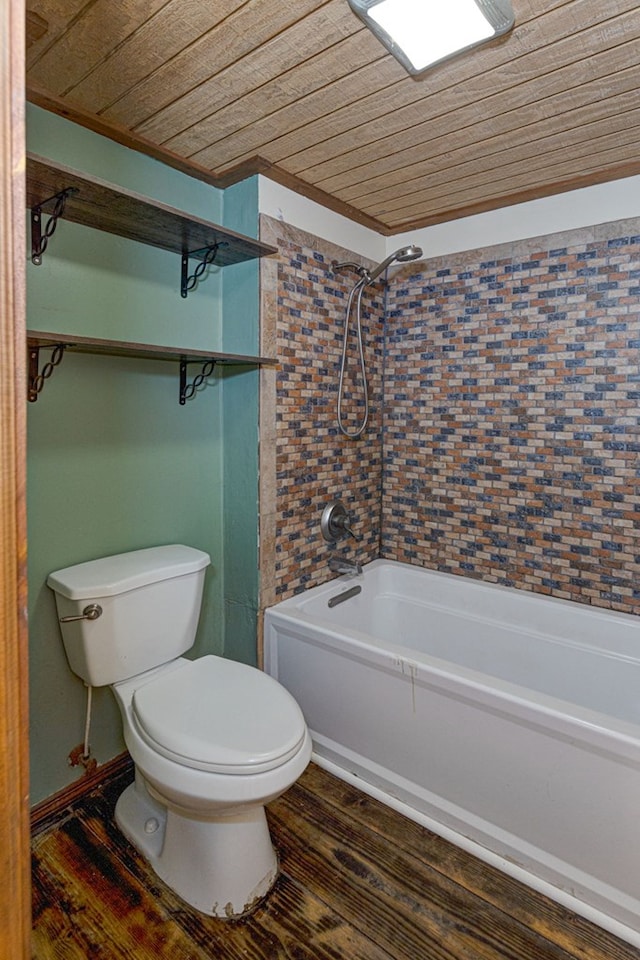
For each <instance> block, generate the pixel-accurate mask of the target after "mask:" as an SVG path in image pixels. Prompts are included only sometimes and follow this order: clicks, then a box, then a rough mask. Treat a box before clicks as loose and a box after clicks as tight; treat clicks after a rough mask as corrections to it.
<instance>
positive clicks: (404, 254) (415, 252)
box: [366, 244, 422, 284]
mask: <svg viewBox="0 0 640 960" xmlns="http://www.w3.org/2000/svg"><path fill="white" fill-rule="evenodd" d="M421 256H422V247H416V246H414V244H410V245H409V246H408V247H400V249H399V250H396V251H395V253H392V254H391V255H390V256H389V257H387V259H386V260H383V261H382V263H379V264H378V265H377V266H376V267H374V268H373V270H367V274H366V277H367V283H368V284H369V283H373V281H374V280H377V278H378V277H379V276H380V274H381V273H384V271H385V270H386V269H387V267H388V266H389V265H390V264H392V263H394V262H395V261H396V260H397V261H398V263H408V262H409V261H410V260H417V259H418V257H421Z"/></svg>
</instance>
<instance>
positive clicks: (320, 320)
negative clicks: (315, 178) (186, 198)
mask: <svg viewBox="0 0 640 960" xmlns="http://www.w3.org/2000/svg"><path fill="white" fill-rule="evenodd" d="M293 232H294V231H292V229H291V228H288V229H287V230H286V231H283V235H282V236H279V237H278V238H277V243H278V247H279V255H278V271H277V308H276V309H277V343H276V349H277V355H278V358H279V360H280V367H279V369H278V372H277V388H276V419H277V424H276V448H277V449H276V535H275V568H276V569H275V574H276V576H275V583H276V586H275V595H276V599H278V600H281V599H284V598H285V597H287V596H290V595H292V594H295V593H299V592H300V591H301V590H303V589H305V588H306V587H309V586H313V585H315V584H317V583H321V582H323V581H325V580H327V579H329V578H330V577H331V576H333V574H331V573H330V572H329V567H328V562H329V558H330V557H331V556H333V555H340V556H345V557H349V558H351V559H356V558H357V559H358V560H359V561H360V562H362V563H366V562H367V561H368V560H371V559H374V558H375V557H376V556H377V555H378V550H379V541H380V531H379V520H380V489H381V469H382V464H381V396H382V346H383V340H382V334H383V324H382V313H383V310H382V307H383V305H382V302H381V300H380V299H379V296H380V288H376V289H374V290H373V295H372V294H371V293H370V292H367V294H366V296H365V298H364V300H363V310H362V321H363V335H364V341H365V345H366V346H365V356H366V360H367V364H368V367H369V374H368V384H369V400H370V418H369V426H368V428H367V430H366V433H365V434H364V435H363V437H362V438H361V439H358V440H350V439H347V438H345V437H343V436H342V435H341V434H340V433H339V432H338V428H337V423H336V404H337V392H338V373H339V364H340V357H341V352H342V335H343V330H344V320H345V310H346V305H347V297H348V292H349V289H350V287H351V286H352V285H353V282H354V279H357V277H356V275H355V274H354V273H351V272H345V273H340V274H338V273H336V274H335V275H334V274H333V273H332V269H331V261H332V259H333V255H332V253H331V250H330V248H329V245H328V244H325V243H323V242H322V241H320V240H318V241H317V243H315V244H313V245H309V244H303V243H300V242H294V241H293V240H292V238H291V235H292V233H293ZM349 343H350V350H349V364H348V370H349V374H348V376H347V378H346V381H345V385H346V402H345V405H344V416H345V419H346V423H347V426H348V429H350V430H352V429H353V428H354V425H355V423H356V418H357V419H359V417H360V414H361V411H362V399H361V397H362V390H361V382H360V377H359V372H358V367H357V364H356V359H357V357H356V352H355V338H354V337H353V333H352V335H351V337H350V340H349ZM332 500H342V501H343V502H344V503H345V505H346V507H347V509H348V510H349V511H350V512H351V515H352V519H353V523H354V529H355V531H356V532H357V533H358V534H360V535H362V538H363V539H362V541H361V542H359V543H357V544H356V543H355V542H354V541H353V540H351V539H349V540H347V541H344V542H342V543H340V545H339V546H338V547H337V548H334V549H332V548H331V547H330V546H329V544H328V543H327V542H326V541H325V540H324V539H323V538H322V535H321V532H320V519H321V515H322V511H323V509H324V507H325V506H326V504H327V503H329V502H330V501H332Z"/></svg>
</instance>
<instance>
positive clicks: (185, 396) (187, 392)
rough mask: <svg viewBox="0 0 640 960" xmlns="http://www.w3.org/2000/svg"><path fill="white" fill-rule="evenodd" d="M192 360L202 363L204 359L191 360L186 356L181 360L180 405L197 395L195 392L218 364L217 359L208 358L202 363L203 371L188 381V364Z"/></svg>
mask: <svg viewBox="0 0 640 960" xmlns="http://www.w3.org/2000/svg"><path fill="white" fill-rule="evenodd" d="M190 362H191V363H196V362H197V363H202V361H200V360H198V361H193V360H192V361H189V360H186V359H185V358H184V357H183V358H182V359H181V360H180V396H179V400H180V406H184V405H185V403H186V402H187V400H191V398H192V397H193V396H194V395H195V392H196V390H197V389H198V387H200V386H202V384H203V383H204V381H205V380H207V379H208V378H209V377H210V376H211V374H212V373H213V371H214V370H215V366H216V361H215V360H207V361H206V363H202V370H201V372H200V373H199V374H197V375H196V376H195V377H194V378H193V380H192V381H191V383H187V364H188V363H190Z"/></svg>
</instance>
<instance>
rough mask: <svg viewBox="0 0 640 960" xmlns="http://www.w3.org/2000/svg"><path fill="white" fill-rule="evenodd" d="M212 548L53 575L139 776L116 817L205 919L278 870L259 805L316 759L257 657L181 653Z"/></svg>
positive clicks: (294, 709)
mask: <svg viewBox="0 0 640 960" xmlns="http://www.w3.org/2000/svg"><path fill="white" fill-rule="evenodd" d="M209 562H210V561H209V557H208V555H207V554H206V553H202V552H201V551H200V550H194V549H193V548H191V547H185V546H177V545H174V546H165V547H153V548H151V549H148V550H136V551H134V552H132V553H124V554H119V555H117V556H113V557H105V558H103V559H100V560H92V561H90V562H88V563H80V564H78V565H76V566H73V567H67V568H66V569H64V570H57V571H56V572H55V573H52V574H51V575H50V576H49V578H48V580H47V583H48V585H49V586H50V587H51V588H52V589H53V590H54V591H55V594H56V604H57V608H58V616H59V618H60V622H61V628H62V637H63V640H64V646H65V650H66V653H67V657H68V660H69V664H70V666H71V669H72V670H73V672H74V673H76V674H78V676H79V677H82V679H83V680H84V681H85V682H86V683H87V684H89V685H90V686H104V685H107V684H111V686H112V690H113V692H114V694H115V696H116V700H117V702H118V704H119V706H120V711H121V713H122V722H123V726H124V737H125V742H126V744H127V747H128V749H129V753H130V754H131V757H132V759H133V761H134V764H135V769H136V779H135V783H133V784H132V785H131V786H130V787H128V788H127V789H126V790H125V791H124V793H123V794H122V796H121V797H120V799H119V800H118V803H117V806H116V822H117V824H118V826H119V827H120V829H121V830H122V832H123V833H124V834H125V836H126V837H127V838H128V839H129V840H130V841H131V843H133V845H134V846H135V847H136V848H137V849H138V850H139V851H140V853H141V854H142V855H143V856H144V857H145V858H146V859H147V860H148V861H149V862H150V863H151V865H152V866H153V868H154V870H155V871H156V873H157V874H158V875H159V876H160V877H161V878H162V879H163V880H164V881H165V882H166V883H167V884H168V885H169V886H170V887H171V888H172V889H173V890H175V892H176V893H177V894H179V895H180V896H181V897H182V898H183V900H185V901H186V902H187V903H189V904H191V906H193V907H195V908H196V909H198V910H201V911H203V912H204V913H206V914H209V915H210V916H216V917H238V916H242V915H243V914H245V913H247V912H248V911H249V910H250V909H251V908H252V906H254V905H255V904H256V902H257V901H258V900H259V899H260V898H261V897H263V896H264V895H265V894H266V893H267V891H268V890H269V889H270V887H271V886H272V884H273V882H274V880H275V878H276V875H277V870H278V862H277V857H276V854H275V852H274V849H273V846H272V844H271V838H270V836H269V829H268V826H267V820H266V817H265V812H264V804H266V803H268V802H269V801H270V800H274V799H275V798H276V797H278V796H279V795H280V794H281V793H284V791H285V790H287V789H288V788H289V787H290V786H291V784H292V783H294V781H295V780H297V778H298V777H299V776H300V774H301V773H302V772H303V770H304V769H305V767H306V766H307V764H308V762H309V758H310V756H311V740H310V737H309V733H308V730H307V728H306V725H305V722H304V718H303V716H302V712H301V710H300V708H299V707H298V704H297V703H296V702H295V700H294V699H293V697H291V695H290V694H289V693H288V692H287V691H286V690H285V689H284V687H282V686H280V684H279V683H277V682H276V681H275V680H273V679H272V678H271V677H269V676H267V674H265V673H262V672H261V671H260V670H257V669H255V668H254V667H249V666H246V665H245V664H240V663H236V662H235V661H233V660H226V659H222V658H220V657H214V656H205V657H201V658H200V659H198V660H187V659H185V658H184V657H182V656H181V654H183V653H185V651H187V650H189V648H190V647H191V646H192V645H193V642H194V639H195V633H196V628H197V625H198V618H199V615H200V603H201V599H202V587H203V583H204V574H205V570H206V567H207V566H208V565H209Z"/></svg>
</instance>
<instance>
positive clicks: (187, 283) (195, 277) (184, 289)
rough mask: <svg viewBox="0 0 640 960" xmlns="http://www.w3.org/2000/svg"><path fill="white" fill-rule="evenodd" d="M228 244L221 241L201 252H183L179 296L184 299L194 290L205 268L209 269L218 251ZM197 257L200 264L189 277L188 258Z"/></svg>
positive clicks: (204, 248)
mask: <svg viewBox="0 0 640 960" xmlns="http://www.w3.org/2000/svg"><path fill="white" fill-rule="evenodd" d="M227 246H228V243H227V242H226V241H222V242H221V243H214V244H212V246H210V247H203V248H202V249H201V250H193V251H192V252H191V253H187V252H184V253H183V254H182V277H181V282H180V296H181V297H183V298H186V296H187V294H188V293H189V292H190V291H191V290H194V289H195V288H196V287H197V286H198V283H199V282H200V280H201V279H202V275H203V274H204V272H205V270H206V269H207V267H210V266H211V264H212V263H213V262H214V260H215V258H216V256H217V254H218V250H219V249H220V247H227ZM196 255H199V256H200V263H199V264H198V266H197V267H196V269H195V270H194V271H193V273H192V274H191V276H189V257H190V256H191V257H193V256H196Z"/></svg>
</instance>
